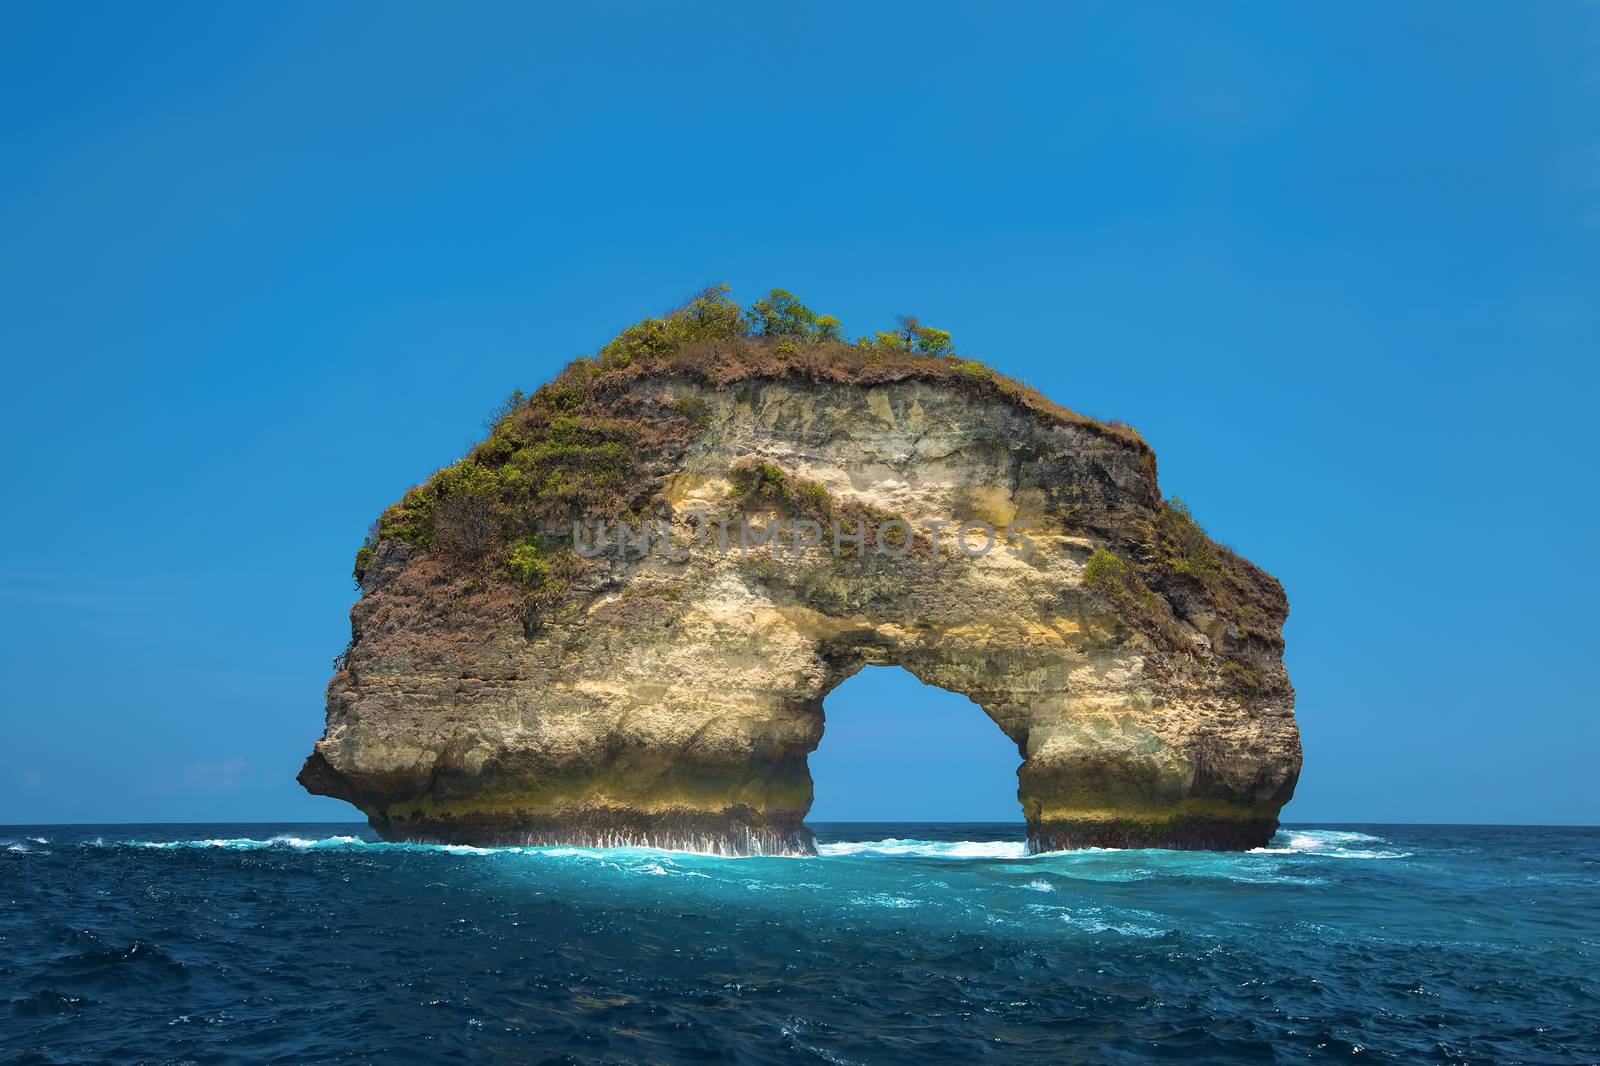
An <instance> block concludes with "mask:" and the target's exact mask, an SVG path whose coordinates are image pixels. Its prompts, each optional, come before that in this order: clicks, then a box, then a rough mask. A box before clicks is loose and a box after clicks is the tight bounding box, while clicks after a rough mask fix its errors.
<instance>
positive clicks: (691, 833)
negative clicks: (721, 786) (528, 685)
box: [368, 814, 817, 855]
mask: <svg viewBox="0 0 1600 1066" xmlns="http://www.w3.org/2000/svg"><path fill="white" fill-rule="evenodd" d="M368 821H369V822H370V823H371V824H372V827H373V829H375V830H377V832H378V835H379V836H381V837H383V839H385V840H391V841H399V842H406V843H414V844H467V845H471V846H474V847H481V848H493V847H523V848H540V847H573V848H661V849H663V850H666V851H695V852H700V853H702V854H707V855H815V854H816V853H817V847H816V842H815V840H813V838H812V835H811V830H809V829H807V828H806V827H805V826H804V825H799V824H796V825H794V826H789V827H781V828H780V827H775V826H765V825H753V824H751V823H750V822H746V821H743V820H740V819H738V818H729V817H715V816H697V815H667V816H661V817H653V818H652V817H643V816H637V815H614V814H613V815H606V814H599V815H585V816H583V817H574V818H570V819H563V818H551V817H547V816H542V817H528V818H518V819H514V820H512V821H509V822H508V821H501V820H494V821H491V820H488V819H477V818H471V819H456V818H428V819H418V818H409V819H404V820H401V819H394V820H391V819H388V818H385V817H381V816H374V817H371V818H369V819H368Z"/></svg>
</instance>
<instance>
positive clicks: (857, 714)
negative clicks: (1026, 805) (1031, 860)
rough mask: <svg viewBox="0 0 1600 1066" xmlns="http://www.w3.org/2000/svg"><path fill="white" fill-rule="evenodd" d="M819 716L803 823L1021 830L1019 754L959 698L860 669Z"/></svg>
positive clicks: (912, 680) (898, 670) (896, 675)
mask: <svg viewBox="0 0 1600 1066" xmlns="http://www.w3.org/2000/svg"><path fill="white" fill-rule="evenodd" d="M823 715H824V723H823V734H822V741H821V743H820V744H819V745H818V746H817V748H816V750H815V751H813V752H812V753H811V755H810V757H809V760H808V764H809V768H810V772H811V782H812V796H813V799H812V804H811V810H810V812H809V813H808V814H807V816H806V822H807V823H808V824H810V825H816V824H819V823H827V822H875V823H888V822H894V823H906V822H924V823H928V822H991V823H993V822H1003V823H1014V824H1017V825H1021V823H1022V821H1023V817H1022V807H1021V804H1020V803H1019V801H1018V797H1017V768H1018V767H1019V766H1020V765H1021V763H1022V753H1021V752H1020V751H1019V750H1018V748H1017V744H1016V743H1015V742H1014V741H1012V740H1011V738H1009V737H1007V736H1006V734H1005V733H1004V732H1002V731H1001V729H1000V727H999V726H998V725H996V724H995V722H994V720H993V719H991V718H990V717H989V716H988V715H987V714H986V713H985V712H984V710H983V708H982V707H980V706H979V705H978V704H977V703H975V702H973V701H972V700H971V699H968V698H967V697H966V696H963V695H961V694H960V693H957V692H952V691H949V690H947V689H942V688H939V687H937V686H935V685H930V684H927V683H926V682H924V681H921V680H920V679H918V678H917V677H916V676H914V675H913V674H912V673H911V672H910V671H908V670H906V669H905V668H903V667H900V666H889V665H884V666H867V667H864V668H863V669H861V670H860V671H859V672H857V673H856V674H854V675H852V676H851V677H848V678H846V679H845V680H844V681H843V682H841V683H840V684H839V685H838V686H836V687H835V688H834V689H833V690H832V691H831V692H829V693H828V695H827V697H826V699H825V700H824V701H823Z"/></svg>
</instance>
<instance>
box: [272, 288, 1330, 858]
mask: <svg viewBox="0 0 1600 1066" xmlns="http://www.w3.org/2000/svg"><path fill="white" fill-rule="evenodd" d="M779 295H780V294H776V293H775V294H774V297H777V296H779ZM781 295H785V296H786V294H781ZM769 299H771V298H769ZM767 306H768V308H769V310H770V307H771V306H772V305H771V304H770V303H769V304H768V305H767ZM782 306H783V307H784V308H787V312H786V313H787V314H788V316H789V317H788V318H784V317H782V315H780V316H779V317H778V319H777V320H776V325H774V321H773V319H772V316H770V315H769V316H767V319H766V320H765V321H763V319H762V318H761V316H760V314H758V312H759V311H760V309H761V307H762V304H757V305H756V308H754V309H752V311H751V312H747V313H741V312H740V311H739V310H738V308H737V307H736V306H734V305H733V304H732V303H731V301H729V300H728V299H727V297H726V295H725V293H724V291H723V290H713V291H711V292H708V293H706V294H703V295H702V296H701V297H699V298H697V299H696V300H695V301H692V302H691V303H690V304H688V305H686V306H685V307H684V308H681V309H679V310H678V311H675V312H673V313H671V314H669V315H666V316H663V317H661V318H656V319H648V320H646V321H645V322H643V323H640V324H639V325H638V326H635V327H631V328H630V329H629V330H628V331H627V332H625V333H624V334H623V335H622V336H621V337H619V338H618V339H617V340H616V341H614V342H612V344H610V345H608V346H607V347H606V348H604V349H602V351H601V353H600V355H599V357H598V358H597V359H592V360H580V361H578V362H576V363H574V364H573V365H572V366H570V367H569V368H568V369H567V370H566V371H564V372H563V374H562V375H561V376H560V377H558V378H557V379H556V380H555V381H553V382H551V383H550V384H548V385H546V386H544V387H543V388H541V389H540V390H539V391H538V392H536V393H535V394H534V395H533V396H531V397H528V398H521V397H514V398H513V401H512V402H511V403H509V404H508V405H507V408H506V410H505V411H504V412H503V413H502V415H501V417H500V418H499V420H498V422H497V423H496V425H495V427H494V430H493V432H492V433H491V434H490V435H489V437H488V438H487V439H486V440H485V441H484V442H482V443H481V444H479V445H478V446H476V448H475V449H474V450H473V451H472V453H471V454H470V455H469V456H468V457H467V458H465V459H463V460H461V461H460V462H458V463H455V464H453V465H452V466H449V467H446V468H444V469H443V470H441V471H439V472H438V473H436V474H435V475H434V476H433V477H432V478H431V479H430V480H429V481H428V482H426V483H425V484H423V485H420V486H418V487H417V488H415V489H413V490H411V491H410V492H409V493H407V495H406V496H405V498H404V499H402V500H401V501H400V502H398V503H396V504H395V505H394V506H392V507H390V508H389V509H388V510H387V511H386V512H385V513H384V516H383V518H382V519H381V520H380V522H379V523H378V524H377V525H376V526H375V528H374V531H373V534H372V535H371V536H370V537H369V539H368V542H367V543H366V544H365V545H364V546H363V548H362V550H361V552H360V553H359V554H358V557H357V567H356V569H357V579H358V581H359V583H360V586H361V589H362V593H363V594H362V597H361V599H360V601H359V602H358V603H356V605H355V606H354V608H353V609H352V611H351V628H352V639H351V643H350V646H349V648H348V649H347V651H346V652H345V654H344V655H342V656H341V657H340V659H339V660H338V663H337V672H336V673H335V675H334V677H333V680H332V682H331V683H330V684H329V687H328V698H327V732H326V735H325V736H324V738H323V739H322V740H320V741H318V743H317V745H316V748H315V750H314V752H313V753H312V755H311V756H310V758H309V759H307V761H306V764H305V767H304V769H303V770H302V771H301V774H300V780H301V782H302V783H303V784H304V785H305V787H306V788H308V789H309V790H311V791H312V792H316V793H321V794H325V795H330V796H337V797H340V798H342V799H345V800H348V801H349V802H351V803H353V804H355V805H356V806H357V807H359V808H361V810H362V811H363V812H365V813H366V815H367V816H368V817H369V819H370V820H371V823H372V825H373V826H374V827H375V828H376V829H377V830H378V831H379V832H380V833H381V834H382V835H383V836H384V837H386V838H389V839H406V840H426V841H444V842H460V843H474V844H499V843H525V844H599V845H604V844H618V843H640V844H653V845H660V846H675V847H688V848H694V849H699V850H708V851H720V852H730V853H774V852H804V851H808V850H810V848H811V838H810V833H809V831H808V830H807V829H806V828H805V826H804V825H803V823H802V820H803V818H804V817H805V814H806V811H807V809H808V807H809V806H810V803H811V779H810V775H809V773H808V771H807V768H806V757H807V755H808V753H810V752H811V751H812V750H813V749H815V748H816V746H817V744H818V742H819V740H820V739H821V737H822V729H823V712H822V705H823V700H824V698H825V697H826V696H827V694H828V693H829V691H831V690H832V689H833V688H834V687H835V686H836V685H838V684H839V683H840V682H841V681H843V680H844V679H845V678H847V677H849V676H850V675H851V674H853V673H854V672H856V671H857V670H860V669H861V668H862V667H863V666H866V665H869V664H896V665H899V666H902V667H904V668H905V669H906V670H908V671H910V672H911V673H912V674H914V675H915V676H916V677H918V678H920V679H921V680H923V681H925V682H927V683H928V684H931V685H937V686H939V687H941V688H946V689H950V690H952V691H955V692H959V693H961V694H963V695H965V696H967V697H969V698H970V699H972V700H973V701H974V702H976V703H977V704H979V705H980V706H981V707H982V708H983V709H984V710H985V711H986V712H987V713H988V715H989V716H990V717H991V718H992V719H993V720H994V722H995V724H996V725H997V726H998V727H999V728H1000V729H1001V730H1003V731H1004V732H1005V733H1006V735H1007V736H1008V737H1010V738H1011V739H1012V740H1013V741H1015V742H1016V744H1017V748H1018V750H1019V752H1020V753H1021V755H1022V757H1023V763H1022V766H1021V767H1020V769H1019V770H1018V789H1017V796H1018V799H1019V800H1020V802H1021V809H1022V813H1023V815H1024V816H1025V818H1026V820H1027V825H1028V835H1029V842H1030V846H1031V848H1033V849H1034V850H1054V849H1060V848H1073V847H1084V846H1091V845H1093V846H1116V847H1175V848H1247V847H1254V846H1258V845H1261V844H1264V843H1266V841H1267V840H1268V839H1269V838H1270V837H1271V835H1272V833H1273V832H1274V830H1275V829H1276V827H1277V815H1278V811H1279V809H1280V808H1281V807H1282V806H1283V804H1284V803H1285V802H1287V800H1288V799H1289V797H1290V795H1291V794H1292V792H1293V789H1294V785H1295V780H1296V777H1297V775H1298V773H1299V768H1300V743H1299V735H1298V732H1297V730H1296V727H1295V722H1294V718H1293V699H1294V697H1293V690H1292V689H1291V687H1290V685H1289V681H1288V677H1287V675H1286V674H1285V671H1284V668H1283V662H1282V650H1283V642H1282V637H1281V630H1282V625H1283V621H1284V618H1285V616H1286V614H1287V610H1288V605H1287V601H1286V599H1285V596H1284V593H1283V590H1282V588H1281V587H1280V586H1279V584H1278V583H1277V582H1276V581H1275V580H1274V579H1273V578H1271V577H1270V576H1268V575H1267V574H1266V573H1264V572H1262V571H1261V570H1259V569H1258V568H1256V567H1255V566H1253V565H1251V564H1250V563H1248V562H1246V561H1245V560H1244V559H1242V558H1240V557H1239V556H1237V555H1235V554H1234V553H1233V552H1231V551H1229V550H1227V549H1226V548H1223V547H1221V546H1219V545H1217V544H1215V543H1214V542H1213V541H1211V540H1210V538H1209V537H1207V536H1206V534H1205V533H1204V531H1203V530H1202V529H1201V528H1200V527H1199V526H1198V525H1197V524H1196V523H1195V522H1194V520H1193V518H1192V517H1191V516H1190V515H1189V513H1188V511H1187V509H1185V508H1183V507H1182V506H1181V505H1180V504H1175V503H1172V502H1164V501H1163V498H1162V495H1161V492H1160V490H1159V489H1158V487H1157V483H1156V464H1155V457H1154V455H1153V454H1152V452H1151V450H1150V449H1149V447H1148V446H1147V445H1146V444H1145V443H1144V442H1143V440H1142V439H1140V437H1139V436H1138V434H1137V433H1135V432H1134V431H1132V430H1131V429H1129V428H1128V427H1125V426H1120V425H1117V424H1114V423H1113V424H1103V423H1099V422H1096V421H1093V420H1091V419H1088V418H1085V417H1082V416H1080V415H1076V414H1074V413H1072V412H1070V411H1068V410H1066V409H1064V408H1061V407H1058V406H1056V405H1054V404H1052V403H1050V402H1049V401H1047V400H1045V399H1044V398H1043V397H1041V396H1039V395H1038V394H1037V393H1034V392H1032V391H1031V390H1028V389H1026V388H1025V387H1023V386H1020V385H1018V384H1017V383H1015V382H1012V381H1010V380H1008V379H1005V378H1003V377H1001V376H1000V375H998V374H995V373H994V372H993V371H991V370H989V369H988V368H987V367H985V366H983V365H982V364H979V363H976V362H974V361H971V360H964V359H957V358H953V357H951V356H949V355H946V354H942V349H944V348H945V347H947V345H946V343H945V341H946V340H947V338H946V337H945V335H943V334H940V333H938V331H932V330H927V329H926V328H925V327H921V326H920V325H918V324H917V323H916V322H915V321H914V320H907V326H906V329H905V330H903V331H901V332H900V333H892V334H879V335H878V337H877V338H875V339H873V340H865V341H862V342H858V343H857V344H853V345H851V344H845V343H843V342H841V341H839V340H837V339H836V336H835V334H836V329H835V328H834V327H833V326H832V325H830V324H829V323H830V321H831V320H827V319H823V318H819V316H815V315H812V314H811V313H810V312H809V311H806V309H804V308H803V307H801V306H800V305H798V303H794V304H792V305H789V304H784V305H782ZM796 309H798V310H796ZM807 316H809V317H807ZM575 522H577V523H579V525H578V527H577V530H576V531H575V529H574V523H575ZM602 522H603V523H604V530H605V534H604V540H603V541H602V540H600V539H599V537H598V536H597V533H598V527H599V526H600V524H601V523H602ZM963 522H965V523H967V525H966V526H965V529H964V530H963V529H961V528H958V524H960V523H963ZM989 530H992V531H993V536H992V545H991V546H990V547H989V548H988V550H987V551H986V552H981V549H984V548H985V545H986V544H990V538H989V536H988V533H987V531H989ZM619 533H621V534H622V536H621V537H620V538H619ZM768 537H770V538H771V539H770V540H769V539H767V538H768ZM619 539H620V541H621V543H619ZM590 556H592V557H590Z"/></svg>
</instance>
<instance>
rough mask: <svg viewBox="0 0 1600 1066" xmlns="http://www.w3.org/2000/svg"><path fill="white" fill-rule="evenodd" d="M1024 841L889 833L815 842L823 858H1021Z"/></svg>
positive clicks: (1024, 851)
mask: <svg viewBox="0 0 1600 1066" xmlns="http://www.w3.org/2000/svg"><path fill="white" fill-rule="evenodd" d="M1027 853H1028V845H1027V844H1025V843H1023V842H1022V841H1020V840H916V839H912V838H901V837H889V838H888V839H886V840H856V841H847V842H843V843H835V844H818V845H817V854H818V855H820V856H822V857H824V858H839V857H842V856H852V855H893V856H901V855H914V856H918V857H921V858H926V859H1021V858H1025V857H1026V856H1027Z"/></svg>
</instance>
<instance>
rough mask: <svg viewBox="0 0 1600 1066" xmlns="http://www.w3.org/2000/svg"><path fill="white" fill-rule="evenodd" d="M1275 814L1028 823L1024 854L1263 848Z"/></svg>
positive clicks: (1274, 823)
mask: <svg viewBox="0 0 1600 1066" xmlns="http://www.w3.org/2000/svg"><path fill="white" fill-rule="evenodd" d="M1277 831H1278V819H1276V818H1270V817H1269V818H1245V819H1233V818H1206V817H1187V818H1174V819H1172V820H1170V821H1163V822H1141V821H1122V820H1107V821H1081V822H1080V821H1074V822H1048V823H1043V824H1039V825H1029V826H1028V852H1029V853H1030V854H1037V853H1038V852H1042V851H1072V850H1075V849H1078V848H1166V849H1169V850H1173V851H1248V850H1250V849H1251V848H1260V847H1265V846H1266V845H1267V843H1268V842H1269V841H1271V840H1272V835H1273V834H1274V833H1276V832H1277Z"/></svg>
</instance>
